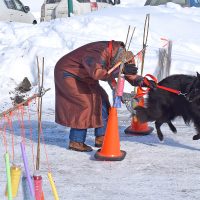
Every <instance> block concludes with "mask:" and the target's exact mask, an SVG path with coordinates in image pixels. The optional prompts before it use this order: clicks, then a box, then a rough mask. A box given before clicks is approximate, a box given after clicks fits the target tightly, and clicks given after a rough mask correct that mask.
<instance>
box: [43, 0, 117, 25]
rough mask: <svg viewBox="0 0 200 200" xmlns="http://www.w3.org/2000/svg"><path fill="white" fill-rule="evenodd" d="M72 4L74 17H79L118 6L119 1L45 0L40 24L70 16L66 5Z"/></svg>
mask: <svg viewBox="0 0 200 200" xmlns="http://www.w3.org/2000/svg"><path fill="white" fill-rule="evenodd" d="M69 2H71V3H70V4H72V5H71V6H72V7H73V11H70V12H73V14H74V15H81V14H85V13H88V12H91V11H96V10H98V9H102V8H106V7H109V6H112V5H115V4H120V0H114V1H112V0H70V1H69V0H45V1H44V3H43V5H42V7H41V20H40V21H41V22H42V21H49V20H52V19H56V18H63V17H68V16H69V15H70V13H69V11H68V10H69V8H68V4H69Z"/></svg>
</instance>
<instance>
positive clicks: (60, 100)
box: [54, 41, 122, 129]
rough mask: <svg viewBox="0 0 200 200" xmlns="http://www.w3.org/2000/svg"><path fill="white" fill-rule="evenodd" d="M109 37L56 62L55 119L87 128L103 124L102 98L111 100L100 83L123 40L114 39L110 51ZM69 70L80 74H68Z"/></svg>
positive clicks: (66, 124)
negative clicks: (71, 75) (107, 39)
mask: <svg viewBox="0 0 200 200" xmlns="http://www.w3.org/2000/svg"><path fill="white" fill-rule="evenodd" d="M108 43H109V42H108V41H100V42H93V43H90V44H87V45H84V46H82V47H80V48H78V49H76V50H74V51H72V52H70V53H69V54H67V55H65V56H63V57H62V58H61V59H60V60H59V61H58V62H57V64H56V66H55V70H54V76H55V93H56V105H55V121H56V122H57V123H58V124H61V125H64V126H68V127H71V128H78V129H85V128H97V127H102V126H103V122H102V98H103V99H105V101H106V102H107V107H108V109H109V107H110V104H109V100H108V95H107V94H106V92H105V91H104V89H103V88H102V87H101V86H100V85H99V80H104V81H107V80H108V78H109V75H108V74H107V71H108V69H109V68H110V66H109V63H110V59H111V60H112V59H113V58H114V57H115V55H116V53H117V50H118V49H119V47H120V46H121V45H122V42H116V41H113V48H112V55H109V49H108ZM65 71H67V72H69V73H71V74H73V75H75V76H77V77H79V78H74V77H67V78H64V75H63V74H64V72H65Z"/></svg>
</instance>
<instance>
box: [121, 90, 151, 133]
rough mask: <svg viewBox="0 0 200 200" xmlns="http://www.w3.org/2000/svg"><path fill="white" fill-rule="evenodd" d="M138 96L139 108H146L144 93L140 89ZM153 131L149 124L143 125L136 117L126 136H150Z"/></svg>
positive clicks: (127, 129) (126, 131) (126, 130)
mask: <svg viewBox="0 0 200 200" xmlns="http://www.w3.org/2000/svg"><path fill="white" fill-rule="evenodd" d="M137 96H139V103H138V106H142V107H144V97H143V91H142V90H141V89H140V88H138V89H137ZM152 131H153V127H151V126H148V123H147V122H145V123H141V122H140V121H139V120H138V119H137V117H136V116H134V117H133V118H132V122H131V126H129V127H128V128H126V129H125V130H124V132H125V133H126V134H130V135H137V136H143V135H149V134H150V133H151V132H152Z"/></svg>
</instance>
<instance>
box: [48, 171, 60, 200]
mask: <svg viewBox="0 0 200 200" xmlns="http://www.w3.org/2000/svg"><path fill="white" fill-rule="evenodd" d="M48 178H49V182H50V184H51V189H52V192H53V195H54V199H55V200H59V197H58V193H57V190H56V186H55V182H54V180H53V177H52V174H51V173H50V172H48Z"/></svg>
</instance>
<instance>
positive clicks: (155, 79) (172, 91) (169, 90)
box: [139, 74, 187, 97]
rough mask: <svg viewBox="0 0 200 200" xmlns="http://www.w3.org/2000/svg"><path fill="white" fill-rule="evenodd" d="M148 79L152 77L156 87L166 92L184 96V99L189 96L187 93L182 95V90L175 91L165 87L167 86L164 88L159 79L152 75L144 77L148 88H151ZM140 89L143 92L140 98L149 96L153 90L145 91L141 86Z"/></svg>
mask: <svg viewBox="0 0 200 200" xmlns="http://www.w3.org/2000/svg"><path fill="white" fill-rule="evenodd" d="M147 77H150V78H151V79H152V80H153V81H154V82H155V83H156V87H157V88H159V89H162V90H166V91H168V92H171V93H174V94H177V95H183V96H184V97H185V96H186V94H187V93H182V92H181V91H180V90H175V89H173V88H169V87H165V86H162V85H158V80H157V78H156V77H155V76H153V75H151V74H146V75H145V76H144V80H143V81H144V83H145V84H146V85H147V86H150V83H149V79H148V78H147ZM139 89H140V90H141V91H142V93H141V95H140V96H143V95H145V94H147V93H148V92H149V90H150V89H151V88H147V89H146V90H145V89H143V88H142V87H141V86H139Z"/></svg>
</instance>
